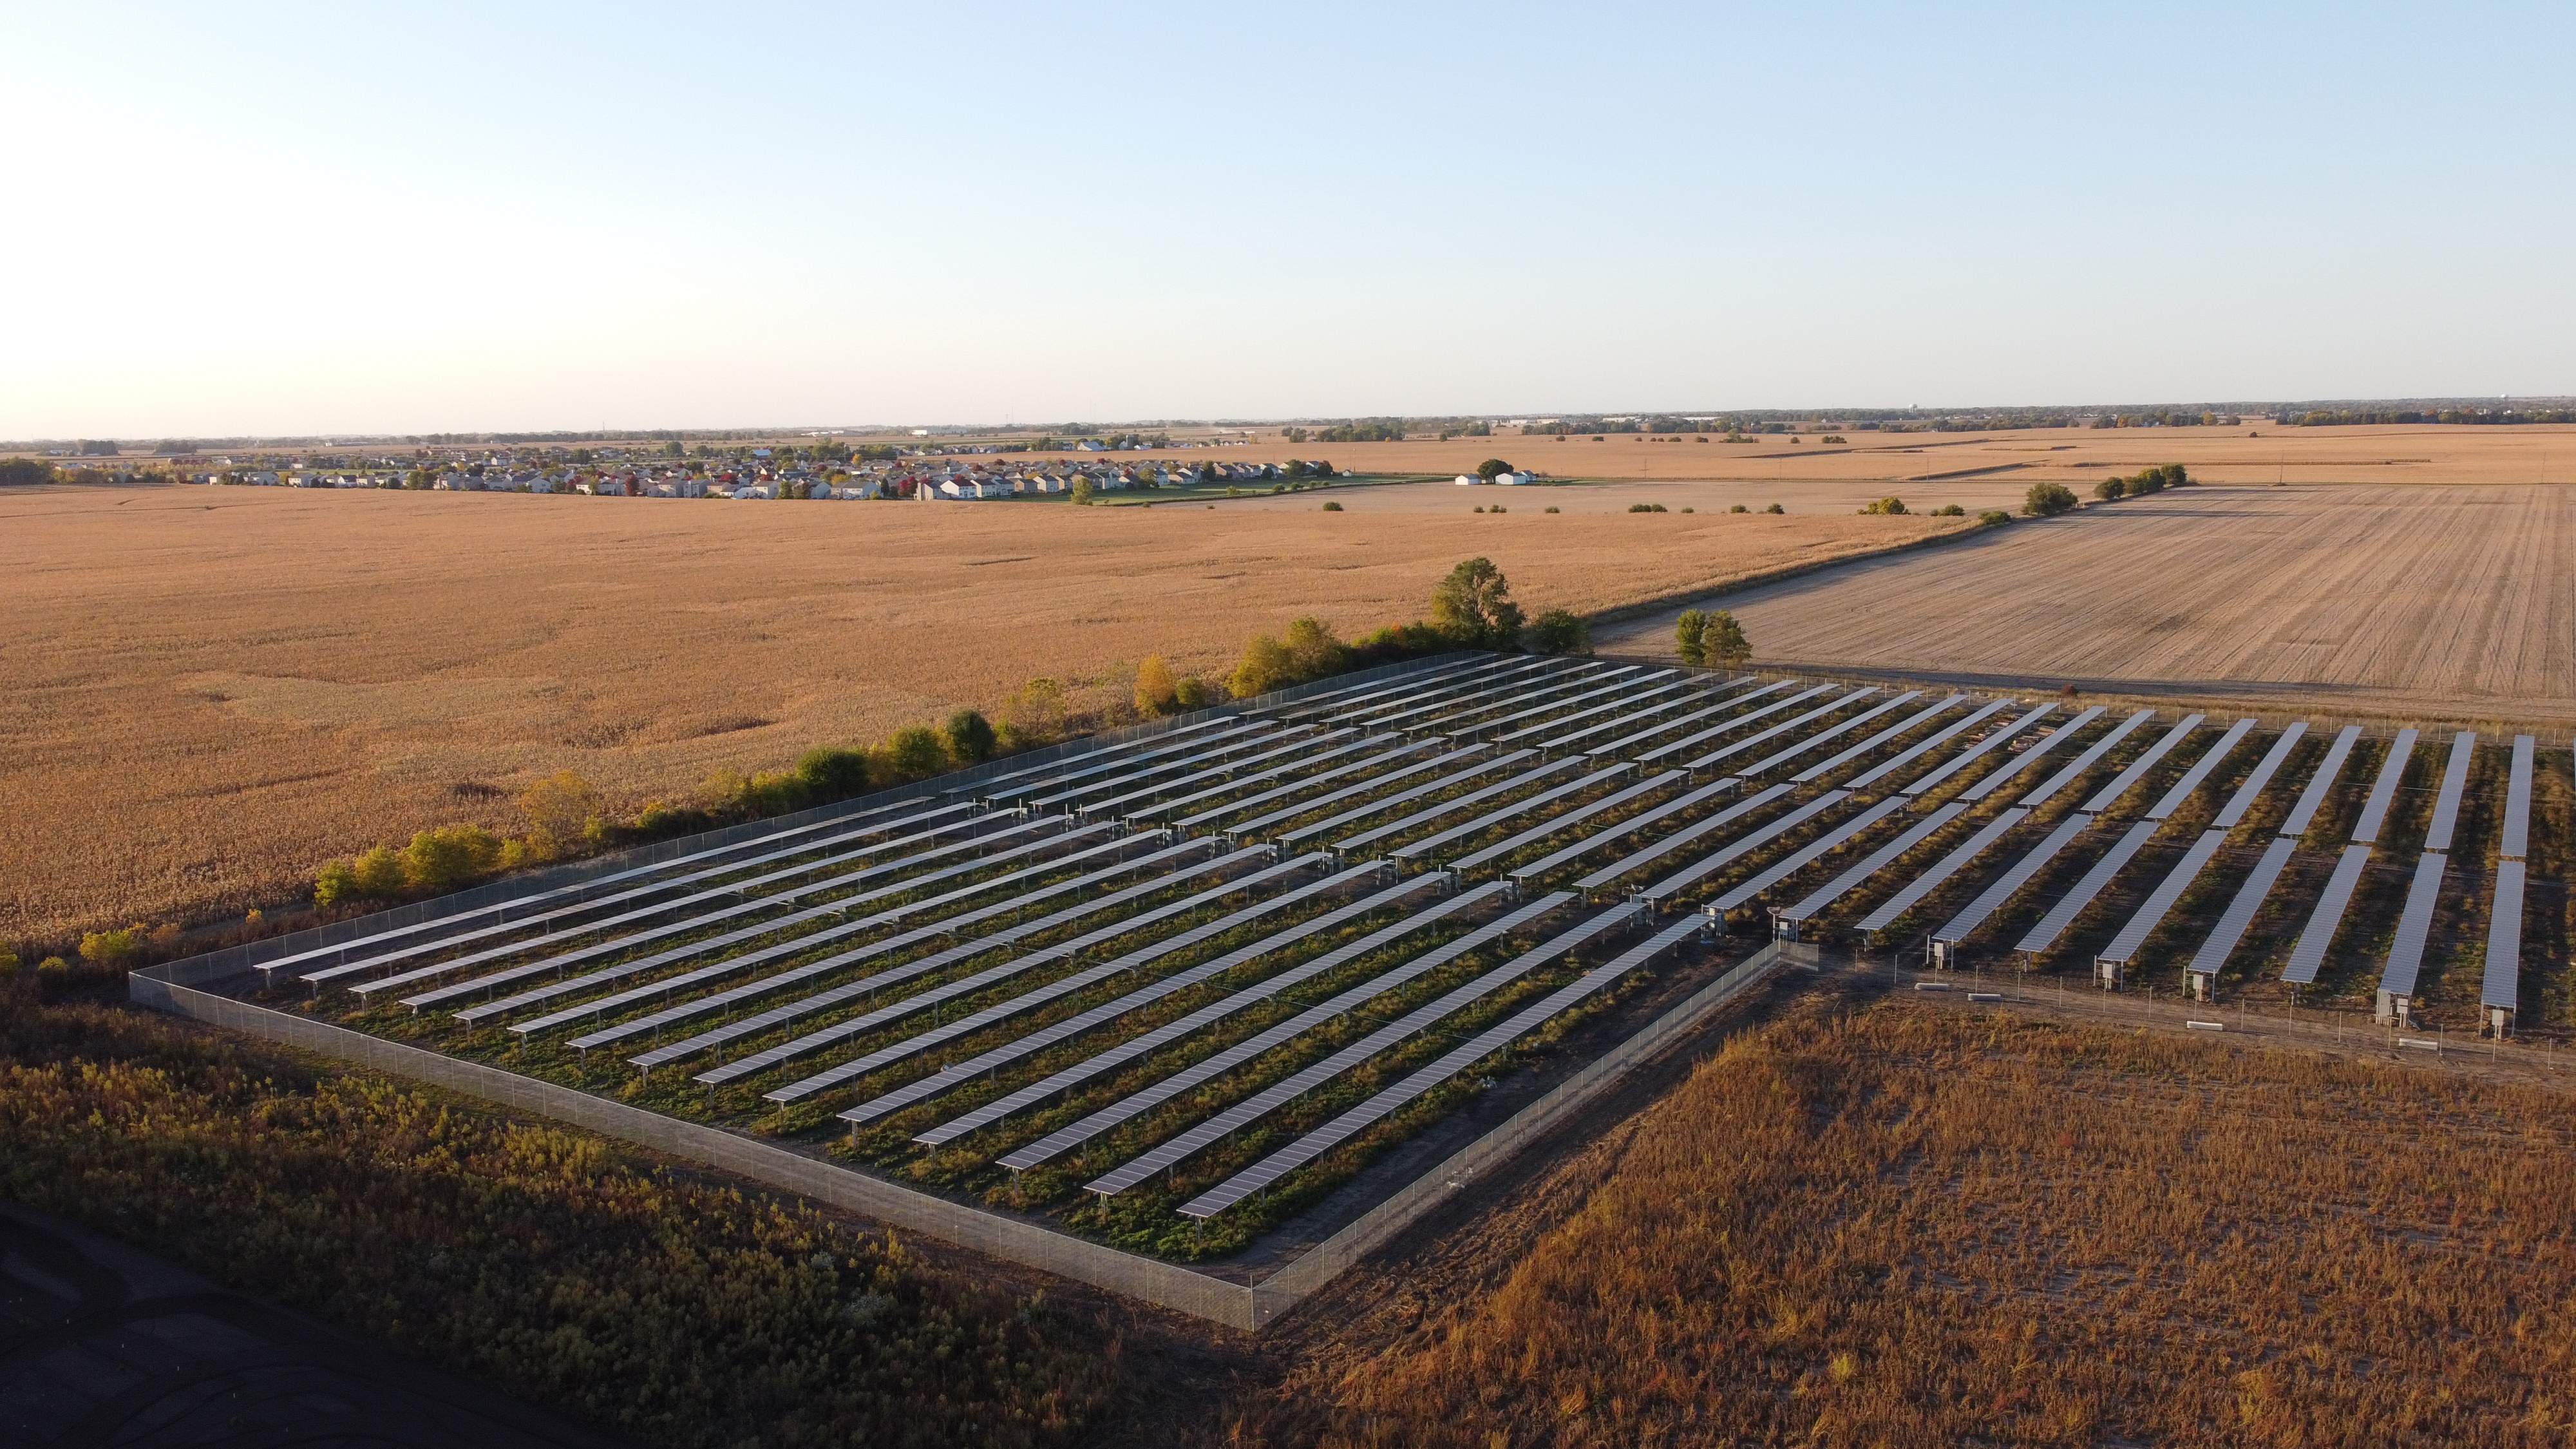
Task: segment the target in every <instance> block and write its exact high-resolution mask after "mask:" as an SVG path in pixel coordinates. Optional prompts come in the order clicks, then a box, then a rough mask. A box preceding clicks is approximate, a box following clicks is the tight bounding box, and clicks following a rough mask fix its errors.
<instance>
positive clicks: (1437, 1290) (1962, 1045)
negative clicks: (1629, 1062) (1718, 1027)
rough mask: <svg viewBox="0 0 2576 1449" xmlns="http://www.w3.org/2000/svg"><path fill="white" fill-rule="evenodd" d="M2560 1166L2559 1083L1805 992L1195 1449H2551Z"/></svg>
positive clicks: (1340, 1325) (1300, 1342) (1460, 1243)
mask: <svg viewBox="0 0 2576 1449" xmlns="http://www.w3.org/2000/svg"><path fill="white" fill-rule="evenodd" d="M2571 1146H2576V1116H2571V1113H2570V1110H2569V1102H2568V1099H2567V1098H2566V1096H2565V1095H2564V1094H2563V1093H2561V1092H2557V1091H2553V1090H2549V1089H2547V1088H2544V1087H2536V1086H2528V1085H2521V1084H2517V1083H2511V1082H2501V1081H2489V1080H2483V1079H2480V1078H2478V1077H2475V1076H2469V1075H2464V1074H2458V1073H2449V1072H2434V1071H2426V1070H2422V1069H2416V1068H2409V1067H2403V1066H2398V1065H2394V1064H2391V1063H2388V1062H2386V1061H2385V1060H2376V1059H2373V1058H2372V1057H2370V1056H2351V1057H2341V1058H2337V1057H2330V1056H2328V1055H2327V1054H2324V1053H2305V1052H2271V1051H2257V1050H2246V1049H2235V1048H2231V1047H2229V1046H2227V1045H2222V1044H2217V1043H2211V1042H2208V1041H2206V1040H2198V1039H2187V1038H2184V1037H2180V1036H2177V1035H2173V1034H2167V1033H2157V1034H2153V1035H2150V1034H2147V1033H2144V1032H2137V1033H2132V1032H2129V1031H2125V1030H2119V1029H2116V1028H2112V1027H2104V1026H2094V1025H2089V1024H2081V1025H2069V1024H2063V1023H2055V1022H2050V1021H2046V1020H2033V1019H2016V1018H2014V1017H2012V1016H2008V1015H1993V1016H1986V1017H1982V1018H1980V1017H1974V1016H1969V1015H1966V1014H1955V1013H1950V1012H1944V1011H1932V1010H1925V1009H1921V1008H1913V1007H1911V1004H1910V1003H1909V1004H1907V1005H1905V1006H1899V1005H1896V1004H1893V1003H1888V1004H1880V1005H1877V1006H1858V1007H1854V1006H1849V1005H1844V1004H1839V1003H1834V1002H1830V1001H1824V1002H1813V1001H1811V1002H1808V1003H1805V1004H1803V1005H1799V1006H1792V1007H1791V1009H1789V1010H1787V1011H1785V1012H1784V1013H1782V1014H1781V1015H1780V1016H1779V1017H1778V1018H1777V1019H1775V1020H1774V1021H1772V1022H1771V1023H1769V1024H1767V1025H1764V1026H1760V1027H1753V1028H1748V1029H1746V1030H1745V1031H1744V1032H1742V1033H1740V1034H1739V1035H1737V1036H1736V1037H1735V1038H1734V1040H1732V1041H1731V1042H1730V1043H1729V1044H1728V1045H1727V1046H1726V1047H1725V1048H1724V1049H1723V1050H1721V1051H1720V1052H1719V1053H1718V1055H1716V1056H1715V1057H1714V1058H1712V1059H1711V1060H1710V1061H1708V1062H1706V1063H1704V1064H1703V1065H1702V1066H1701V1067H1700V1068H1699V1069H1698V1071H1697V1072H1696V1073H1695V1074H1694V1075H1693V1076H1692V1077H1691V1078H1690V1080H1689V1081H1688V1082H1686V1083H1685V1084H1684V1085H1683V1086H1681V1087H1680V1088H1679V1089H1678V1090H1676V1091H1675V1092H1673V1093H1672V1094H1671V1095H1670V1096H1668V1097H1666V1098H1665V1099H1663V1100H1662V1101H1660V1102H1659V1103H1657V1104H1656V1105H1655V1106H1654V1107H1653V1108H1651V1109H1650V1110H1648V1111H1647V1112H1645V1113H1643V1114H1641V1115H1640V1116H1638V1117H1636V1118H1633V1119H1631V1120H1630V1121H1629V1122H1627V1123H1625V1124H1623V1125H1622V1126H1620V1127H1618V1128H1617V1129H1615V1130H1614V1131H1613V1132H1612V1133H1611V1134H1610V1135H1609V1136H1608V1137H1607V1138H1605V1139H1603V1140H1601V1141H1600V1142H1598V1143H1596V1144H1595V1145H1593V1146H1592V1147H1591V1148H1589V1149H1587V1150H1586V1151H1584V1152H1583V1153H1582V1154H1580V1155H1579V1156H1578V1157H1577V1158H1576V1159H1574V1160H1573V1161H1572V1162H1571V1163H1569V1164H1568V1165H1567V1166H1566V1167H1564V1168H1563V1169H1561V1170H1559V1171H1558V1172H1557V1173H1556V1174H1555V1175H1554V1176H1553V1177H1552V1178H1551V1179H1548V1180H1545V1181H1543V1182H1542V1183H1541V1184H1540V1185H1539V1187H1538V1188H1537V1189H1536V1190H1535V1191H1527V1192H1522V1193H1518V1194H1515V1195H1514V1196H1513V1197H1512V1198H1510V1199H1508V1200H1506V1201H1503V1202H1501V1203H1497V1204H1494V1205H1492V1206H1491V1208H1490V1210H1488V1211H1487V1212H1485V1213H1484V1214H1482V1215H1480V1218H1479V1220H1478V1221H1477V1222H1476V1223H1475V1224H1474V1225H1473V1226H1472V1227H1470V1228H1468V1229H1467V1230H1465V1231H1464V1232H1462V1233H1460V1234H1458V1235H1456V1236H1455V1237H1454V1238H1452V1239H1450V1240H1448V1241H1444V1242H1442V1243H1441V1244H1439V1245H1438V1246H1436V1247H1431V1248H1428V1249H1426V1250H1424V1251H1423V1252H1421V1253H1420V1254H1418V1255H1417V1256H1416V1257H1415V1259H1414V1260H1413V1261H1410V1262H1401V1263H1397V1264H1391V1265H1386V1266H1383V1267H1381V1268H1379V1269H1376V1270H1375V1271H1373V1272H1370V1273H1369V1274H1367V1277H1368V1278H1369V1279H1370V1280H1371V1281H1369V1282H1367V1283H1366V1284H1354V1286H1353V1288H1352V1289H1351V1290H1350V1292H1349V1293H1348V1296H1347V1297H1346V1299H1345V1300H1344V1301H1343V1302H1341V1303H1338V1304H1334V1305H1318V1308H1320V1309H1321V1311H1317V1312H1315V1313H1314V1316H1313V1317H1312V1318H1311V1319H1309V1320H1306V1321H1303V1322H1300V1321H1299V1320H1293V1319H1292V1320H1290V1321H1289V1326H1287V1327H1286V1328H1285V1330H1284V1331H1285V1335H1286V1337H1285V1338H1284V1340H1283V1341H1282V1342H1281V1343H1279V1344H1278V1345H1277V1346H1276V1347H1275V1348H1274V1349H1273V1350H1272V1352H1273V1354H1274V1356H1275V1362H1276V1364H1277V1367H1275V1368H1273V1369H1271V1370H1270V1375H1271V1377H1270V1381H1269V1382H1267V1383H1265V1384H1262V1385H1260V1386H1259V1387H1257V1388H1253V1389H1248V1390H1245V1391H1243V1392H1242V1393H1241V1396H1240V1397H1239V1398H1238V1399H1237V1400H1236V1402H1235V1404H1234V1405H1233V1406H1232V1407H1231V1409H1230V1410H1229V1411H1226V1412H1223V1413H1221V1414H1217V1415H1212V1416H1210V1417H1212V1418H1215V1419H1216V1420H1217V1421H1218V1422H1217V1423H1215V1424H1212V1425H1206V1426H1205V1427H1202V1428H1198V1429H1197V1431H1196V1432H1197V1433H1198V1434H1199V1435H1200V1438H1199V1439H1198V1440H1197V1441H1196V1442H1205V1443H1211V1444H1213V1443H1227V1444H1245V1445H1263V1444H1266V1445H1278V1446H1286V1445H1310V1444H1311V1445H1325V1446H1334V1449H1341V1446H1362V1445H1409V1446H1410V1445H1420V1446H1458V1449H1486V1446H1491V1445H1503V1444H1511V1445H1549V1446H1558V1449H1575V1446H1589V1445H1604V1446H1608V1445H1618V1446H1622V1449H1625V1446H1631V1445H1680V1444H1730V1443H1731V1444H1789V1443H1799V1444H1883V1445H1891V1446H1908V1449H1911V1446H1925V1449H1930V1446H1942V1445H1952V1444H1961V1443H1997V1444H2002V1443H2010V1444H2102V1443H2151V1444H2173V1445H2200V1444H2208V1445H2235V1444H2258V1443H2259V1444H2299V1445H2313V1446H2344V1445H2350V1446H2360V1445H2387V1444H2402V1445H2414V1444H2422V1445H2435V1444H2441V1445H2451V1444H2497V1445H2504V1444H2544V1443H2548V1444H2554V1443H2561V1442H2564V1439H2565V1436H2566V1434H2567V1425H2568V1418H2569V1409H2568V1405H2567V1402H2566V1398H2565V1394H2564V1390H2563V1387H2562V1385H2563V1383H2564V1378H2565V1369H2566V1365H2567V1363H2568V1362H2569V1361H2570V1358H2571V1355H2576V1317H2571V1316H2570V1314H2569V1312H2568V1310H2567V1308H2566V1304H2567V1303H2568V1298H2569V1293H2570V1292H2571V1290H2576V1251H2572V1250H2571V1246H2570V1242H2569V1240H2568V1237H2567V1234H2566V1233H2565V1231H2564V1225H2565V1223H2566V1222H2567V1220H2568V1217H2569V1215H2570V1214H2571V1213H2576V1187H2571V1180H2570V1178H2569V1175H2568V1174H2567V1173H2566V1172H2565V1171H2564V1170H2563V1164H2564V1163H2565V1161H2566V1156H2567V1153H2568V1151H2569V1150H2570V1148H2571ZM1183 1412H1185V1413H1188V1414H1189V1415H1190V1416H1191V1417H1197V1416H1198V1415H1199V1414H1204V1413H1205V1410H1204V1409H1195V1408H1193V1409H1187V1410H1184V1411H1183Z"/></svg>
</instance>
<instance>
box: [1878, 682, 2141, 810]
mask: <svg viewBox="0 0 2576 1449" xmlns="http://www.w3.org/2000/svg"><path fill="white" fill-rule="evenodd" d="M2056 709H2057V706H2056V705H2053V704H2043V705H2040V706H2039V707H2038V708H2036V709H2033V710H2032V711H2031V712H2030V713H2028V714H2025V715H2023V716H2022V717H2021V718H2019V719H2017V720H2014V721H2013V722H2012V723H2010V724H2008V725H2005V726H2004V727H2003V728H2002V729H1999V730H1997V731H1995V732H1994V733H1993V734H1990V735H1988V736H1986V737H1985V738H1984V739H1982V740H1979V741H1977V742H1976V743H1975V744H1973V745H1970V746H1969V747H1968V748H1967V749H1966V750H1964V751H1962V752H1960V754H1959V756H1958V758H1956V759H1954V760H1951V761H1950V762H1948V763H1947V764H1944V765H1942V766H1941V767H1940V768H1939V769H1936V770H1934V771H1933V772H1932V773H1931V774H1929V775H1926V776H1924V777H1923V778H1922V779H1920V780H1917V781H1915V782H1914V783H1913V784H1911V785H1908V786H1906V787H1905V790H1904V792H1903V793H1905V794H1908V795H1920V794H1922V793H1923V792H1924V791H1926V790H1929V789H1931V788H1932V787H1933V786H1935V785H1938V784H1940V783H1941V782H1942V781H1944V780H1946V779H1949V778H1950V777H1951V776H1952V775H1955V774H1957V773H1959V772H1960V771H1961V770H1964V769H1966V768H1968V766H1969V765H1970V764H1971V763H1973V762H1974V761H1975V760H1976V758H1977V757H1978V756H1979V755H1982V754H1984V753H1985V752H1987V751H1988V750H1995V749H2001V748H2003V746H2004V745H2005V744H2006V743H2008V742H2009V741H2011V740H2012V739H2013V738H2014V737H2015V736H2017V735H2019V734H2020V733H2021V732H2022V731H2023V730H2025V729H2027V728H2029V727H2030V726H2032V725H2034V724H2037V723H2039V722H2040V721H2041V720H2043V719H2046V718H2047V717H2048V716H2049V715H2050V714H2051V713H2053V712H2054V711H2055V710H2056ZM2096 713H2099V711H2098V710H2097V711H2096ZM2088 718H2089V716H2088ZM1889 763H1891V764H1893V763H1894V761H1890V762H1889ZM1871 779H1872V776H1869V775H1863V776H1861V777H1860V778H1859V779H1857V780H1854V781H1853V782H1852V783H1853V784H1854V785H1866V784H1868V783H1869V782H1870V780H1871Z"/></svg>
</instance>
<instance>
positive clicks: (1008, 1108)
mask: <svg viewBox="0 0 2576 1449" xmlns="http://www.w3.org/2000/svg"><path fill="white" fill-rule="evenodd" d="M1505 889H1506V887H1505V886H1504V885H1503V884H1502V883H1501V882H1499V881H1497V882H1495V883H1493V884H1491V885H1482V886H1478V887H1476V888H1475V889H1473V890H1468V891H1461V892H1459V893H1458V894H1456V895H1453V896H1448V897H1446V898H1444V899H1441V900H1437V901H1434V902H1432V903H1431V904H1430V905H1428V906H1425V907H1423V908H1422V909H1421V910H1419V911H1416V912H1414V913H1413V914H1412V915H1410V916H1407V917H1405V918H1404V919H1403V920H1400V921H1397V922H1395V923H1394V924H1393V925H1389V926H1381V927H1379V928H1378V929H1377V930H1374V931H1371V932H1369V933H1368V934H1367V935H1365V936H1362V937H1360V938H1359V939H1358V940H1356V941H1351V942H1348V943H1346V944H1344V945H1341V946H1336V947H1334V948H1333V949H1332V950H1330V951H1327V952H1325V953H1324V954H1322V955H1320V956H1317V957H1315V958H1314V959H1313V960H1311V961H1301V962H1299V963H1298V964H1297V965H1295V966H1292V967H1290V968H1289V969H1287V970H1285V971H1282V972H1279V973H1278V974H1276V975H1274V976H1270V977H1266V978H1264V979H1263V980H1261V981H1258V982H1255V983H1253V984H1252V985H1250V986H1246V987H1244V988H1243V989H1242V990H1240V991H1231V992H1228V993H1226V994H1225V995H1224V996H1221V997H1219V998H1217V999H1216V1000H1214V1001H1211V1002H1209V1003H1207V1004H1206V1005H1205V1006H1202V1007H1200V1008H1199V1009H1198V1010H1196V1011H1193V1012H1189V1013H1188V1014H1186V1015H1183V1016H1180V1017H1176V1018H1174V1019H1173V1020H1171V1021H1167V1022H1165V1023H1163V1024H1162V1025H1160V1026H1157V1027H1154V1028H1153V1029H1151V1030H1149V1031H1144V1032H1140V1033H1138V1034H1137V1035H1135V1036H1132V1037H1129V1038H1128V1039H1127V1040H1125V1041H1122V1042H1119V1043H1118V1044H1116V1045H1115V1046H1111V1047H1109V1048H1107V1049H1105V1050H1103V1051H1098V1052H1094V1053H1093V1054H1091V1055H1090V1056H1087V1057H1085V1058H1083V1059H1082V1060H1081V1061H1078V1062H1075V1063H1073V1064H1072V1065H1070V1066H1067V1067H1063V1068H1060V1069H1058V1070H1057V1071H1054V1072H1051V1073H1049V1074H1048V1075H1046V1076H1044V1077H1041V1078H1039V1079H1038V1080H1037V1081H1034V1082H1031V1083H1030V1084H1029V1085H1027V1086H1025V1087H1022V1088H1020V1089H1019V1090H1018V1091H1016V1092H1011V1093H1008V1094H1006V1095H1004V1096H1001V1097H997V1098H995V1099H993V1100H992V1101H990V1102H986V1103H984V1104H983V1105H981V1106H979V1107H977V1108H975V1109H974V1110H973V1111H971V1112H968V1113H966V1114H965V1115H963V1116H960V1117H956V1118H952V1119H950V1120H949V1121H947V1122H943V1123H941V1124H940V1125H938V1126H937V1127H934V1128H931V1129H930V1130H929V1131H927V1132H924V1133H922V1134H920V1135H919V1136H917V1137H915V1138H913V1141H915V1142H921V1143H926V1144H929V1145H932V1146H937V1145H939V1144H941V1143H945V1142H953V1141H955V1140H956V1139H957V1138H960V1137H963V1136H965V1135H966V1134H967V1133H969V1132H973V1131H975V1130H977V1129H979V1128H983V1127H989V1126H991V1125H992V1124H994V1123H996V1122H999V1121H1001V1120H1002V1119H1003V1118H1005V1117H1008V1116H1010V1115H1011V1114H1012V1113H1014V1112H1017V1111H1019V1110H1020V1109H1022V1108H1024V1107H1032V1106H1035V1105H1036V1104H1038V1103H1040V1102H1043V1101H1045V1100H1046V1099H1047V1098H1049V1097H1052V1096H1054V1095H1055V1094H1056V1093H1058V1092H1069V1091H1072V1090H1073V1089H1074V1088H1075V1087H1078V1086H1080V1085H1082V1084H1083V1083H1084V1082H1087V1081H1090V1080H1091V1079H1092V1078H1094V1077H1096V1076H1099V1075H1100V1074H1101V1073H1103V1072H1106V1071H1110V1070H1112V1069H1114V1068H1117V1067H1120V1066H1124V1065H1126V1064H1127V1063H1128V1062H1132V1061H1134V1060H1136V1059H1137V1058H1138V1057H1141V1056H1144V1055H1145V1054H1147V1053H1148V1052H1151V1051H1153V1050H1155V1049H1156V1048H1158V1047H1163V1046H1168V1045H1170V1044H1171V1043H1173V1042H1176V1041H1179V1040H1180V1039H1181V1038H1183V1037H1186V1036H1189V1035H1192V1034H1193V1033H1196V1032H1201V1031H1205V1030H1206V1029H1208V1028H1209V1027H1211V1026H1214V1025H1215V1024H1216V1023H1218V1022H1220V1021H1223V1020H1225V1019H1226V1018H1227V1017H1229V1016H1232V1015H1234V1014H1235V1013H1236V1012H1238V1011H1242V1010H1244V1009H1246V1008H1248V1007H1253V1006H1258V1005H1260V1004H1261V1003H1262V1002H1265V1001H1268V1000H1270V999H1272V998H1273V997H1276V996H1277V995H1278V994H1279V993H1281V992H1283V991H1287V990H1290V989H1291V988H1294V987H1297V986H1302V985H1304V984H1305V983H1307V982H1309V981H1312V980H1314V979H1315V978H1316V977H1318V976H1321V975H1323V974H1324V973H1326V972H1328V971H1336V970H1339V969H1340V968H1342V967H1344V966H1347V965H1349V964H1350V963H1351V962H1353V961H1356V960H1358V959H1359V958H1360V957H1362V956H1365V955H1367V954H1368V953H1370V952H1371V951H1376V950H1380V949H1382V948H1384V947H1386V946H1389V945H1392V944H1394V943H1395V942H1397V941H1401V940H1403V939H1404V938H1405V937H1407V936H1410V935H1413V934H1414V933H1415V932H1418V931H1423V930H1427V929H1429V928H1430V927H1432V926H1434V925H1437V924H1439V923H1440V922H1441V921H1443V920H1446V919H1447V918H1449V917H1451V916H1454V915H1456V914H1458V913H1459V912H1460V911H1464V910H1469V909H1472V908H1474V907H1476V906H1479V905H1483V904H1484V903H1485V902H1486V901H1488V900H1490V899H1491V898H1493V897H1495V896H1498V895H1501V894H1502V893H1503V892H1504V890H1505Z"/></svg>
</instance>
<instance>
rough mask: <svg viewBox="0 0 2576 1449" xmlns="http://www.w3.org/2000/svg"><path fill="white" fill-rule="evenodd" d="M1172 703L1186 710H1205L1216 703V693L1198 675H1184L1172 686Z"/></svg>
mask: <svg viewBox="0 0 2576 1449" xmlns="http://www.w3.org/2000/svg"><path fill="white" fill-rule="evenodd" d="M1172 703H1174V704H1176V705H1179V706H1180V707H1181V708H1182V709H1184V710H1192V709H1205V708H1207V707H1208V706H1209V705H1212V704H1214V703H1216V691H1214V690H1212V689H1210V688H1208V682H1207V681H1206V680H1204V679H1201V678H1199V677H1198V676H1197V675H1195V674H1191V675H1184V676H1182V677H1181V679H1180V680H1179V681H1177V682H1176V683H1174V684H1173V685H1172Z"/></svg>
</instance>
